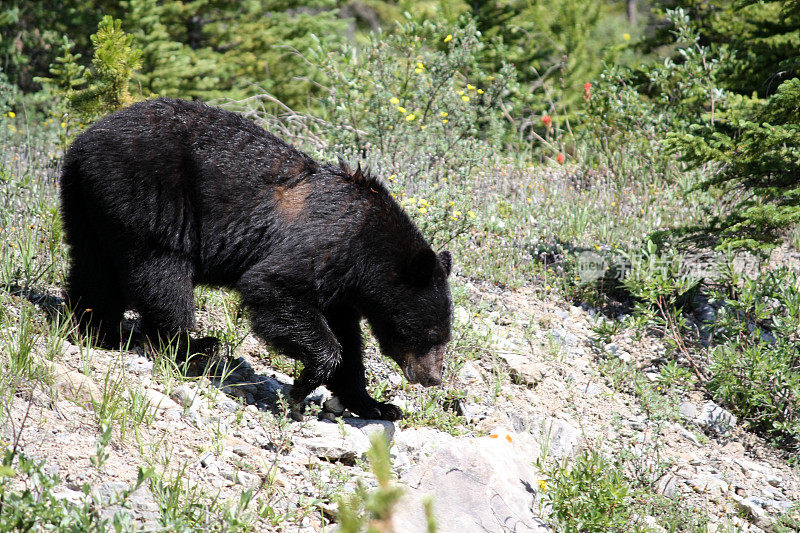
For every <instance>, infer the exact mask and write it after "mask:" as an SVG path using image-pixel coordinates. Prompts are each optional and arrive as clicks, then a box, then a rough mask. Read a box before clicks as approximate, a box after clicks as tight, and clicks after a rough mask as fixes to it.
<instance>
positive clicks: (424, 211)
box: [419, 207, 428, 215]
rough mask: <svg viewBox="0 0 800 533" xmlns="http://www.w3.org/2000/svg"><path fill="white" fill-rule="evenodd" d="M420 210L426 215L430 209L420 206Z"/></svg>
mask: <svg viewBox="0 0 800 533" xmlns="http://www.w3.org/2000/svg"><path fill="white" fill-rule="evenodd" d="M419 212H420V213H422V214H423V215H424V214H425V213H427V212H428V210H427V208H425V207H420V208H419Z"/></svg>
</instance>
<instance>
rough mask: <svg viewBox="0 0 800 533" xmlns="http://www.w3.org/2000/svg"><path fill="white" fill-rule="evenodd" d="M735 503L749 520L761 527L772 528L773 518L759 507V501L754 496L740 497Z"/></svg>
mask: <svg viewBox="0 0 800 533" xmlns="http://www.w3.org/2000/svg"><path fill="white" fill-rule="evenodd" d="M736 503H737V506H738V507H739V509H740V510H741V511H742V512H743V513H745V514H746V515H747V518H748V520H749V521H750V522H752V523H753V524H755V525H757V526H758V527H760V528H761V529H766V530H771V529H772V526H773V525H774V523H775V520H773V518H772V517H770V516H769V514H768V513H767V511H766V510H765V509H764V508H763V507H761V505H759V502H758V501H757V500H756V499H755V498H742V499H741V500H739V501H737V502H736Z"/></svg>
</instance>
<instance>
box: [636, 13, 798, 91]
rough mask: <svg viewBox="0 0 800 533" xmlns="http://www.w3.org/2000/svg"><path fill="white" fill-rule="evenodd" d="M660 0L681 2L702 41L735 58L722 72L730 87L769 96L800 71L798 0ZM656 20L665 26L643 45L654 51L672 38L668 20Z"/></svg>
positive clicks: (726, 85)
mask: <svg viewBox="0 0 800 533" xmlns="http://www.w3.org/2000/svg"><path fill="white" fill-rule="evenodd" d="M656 5H658V6H660V7H676V6H677V7H682V8H683V9H684V10H685V11H686V12H687V14H688V15H689V16H690V18H691V19H692V21H693V23H694V24H695V26H696V28H697V30H698V31H699V32H700V34H701V35H702V36H703V41H702V42H703V44H705V45H711V46H712V47H714V48H719V49H724V50H725V51H726V52H728V53H730V54H731V55H732V56H733V57H734V60H733V61H730V62H728V63H726V71H725V72H724V73H723V79H724V86H725V88H727V89H729V90H732V91H735V92H737V93H740V94H744V95H748V96H749V95H752V94H753V93H756V94H757V95H758V96H759V97H765V96H768V95H770V94H772V93H773V92H775V89H776V88H777V87H778V85H780V83H781V82H783V81H785V80H787V79H790V78H792V77H794V76H797V75H798V73H800V64H798V62H797V61H796V56H797V50H799V49H800V4H799V3H798V2H797V0H661V1H659V2H657V3H656ZM655 13H656V14H658V13H659V11H658V10H655ZM655 23H656V24H658V25H660V26H661V28H660V30H659V31H657V32H656V34H655V36H654V37H653V38H652V39H649V40H647V41H646V42H644V43H643V47H642V48H643V50H649V51H652V50H655V49H656V48H657V47H659V46H662V45H664V44H665V43H668V42H669V40H670V36H669V33H668V31H669V30H670V27H669V25H663V24H661V23H660V22H655Z"/></svg>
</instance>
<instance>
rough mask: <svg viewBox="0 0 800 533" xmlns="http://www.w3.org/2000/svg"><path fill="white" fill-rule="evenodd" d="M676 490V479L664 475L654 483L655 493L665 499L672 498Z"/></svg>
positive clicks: (669, 475)
mask: <svg viewBox="0 0 800 533" xmlns="http://www.w3.org/2000/svg"><path fill="white" fill-rule="evenodd" d="M677 490H678V478H676V477H675V476H673V475H671V474H665V475H663V476H661V478H660V479H659V480H658V481H657V482H656V492H657V493H658V494H661V495H663V496H666V497H667V498H672V497H673V496H675V493H676V492H677Z"/></svg>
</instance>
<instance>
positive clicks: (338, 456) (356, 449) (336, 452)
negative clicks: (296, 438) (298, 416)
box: [302, 418, 395, 464]
mask: <svg viewBox="0 0 800 533" xmlns="http://www.w3.org/2000/svg"><path fill="white" fill-rule="evenodd" d="M341 420H342V424H341V425H339V424H338V423H334V422H329V421H327V420H312V421H310V422H309V425H308V427H306V428H305V429H304V430H303V434H304V435H306V437H305V438H304V439H303V440H302V446H304V447H305V448H307V449H308V451H309V453H311V454H313V455H316V456H317V457H319V458H321V459H325V460H327V461H333V462H341V463H345V464H353V463H354V462H355V460H356V459H358V458H363V457H364V456H365V454H366V452H367V450H369V447H370V437H371V436H372V434H374V433H383V434H384V435H385V436H386V439H387V440H388V441H389V442H390V443H391V442H392V440H393V439H394V433H395V426H394V423H392V422H389V421H386V420H367V419H364V418H342V419H341Z"/></svg>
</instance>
